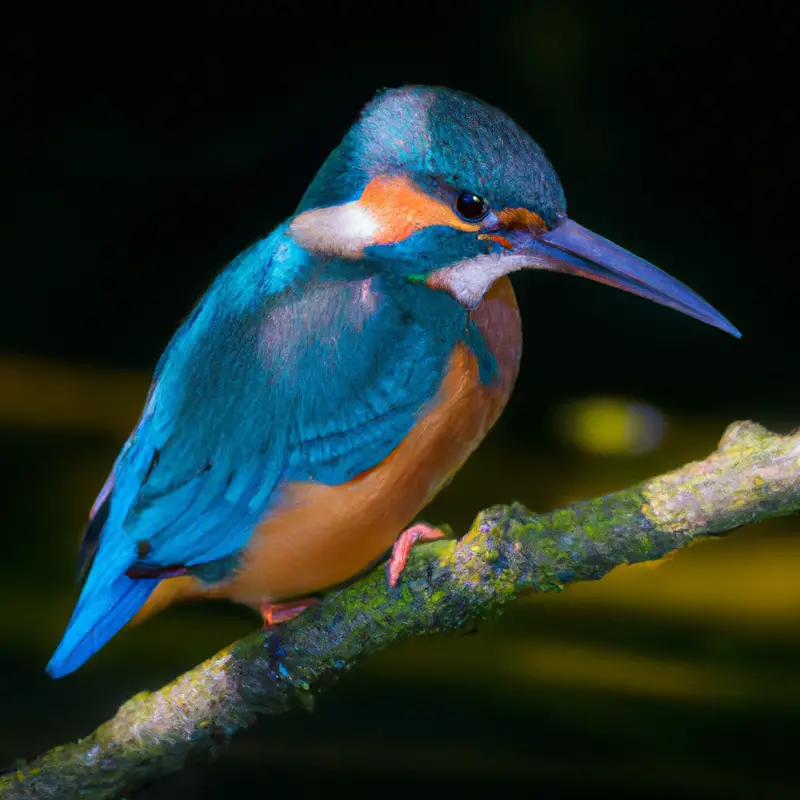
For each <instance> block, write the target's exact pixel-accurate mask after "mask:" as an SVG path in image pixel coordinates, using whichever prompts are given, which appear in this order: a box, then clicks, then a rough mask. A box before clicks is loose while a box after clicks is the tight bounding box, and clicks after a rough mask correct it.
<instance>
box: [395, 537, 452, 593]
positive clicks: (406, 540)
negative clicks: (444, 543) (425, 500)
mask: <svg viewBox="0 0 800 800" xmlns="http://www.w3.org/2000/svg"><path fill="white" fill-rule="evenodd" d="M444 537H445V534H444V533H443V532H442V531H440V530H439V529H438V528H434V527H433V526H432V525H428V523H427V522H418V523H417V524H416V525H412V526H411V527H410V528H408V529H407V530H404V531H403V532H402V533H401V534H400V535H399V536H398V537H397V541H396V542H395V543H394V547H392V555H391V558H389V563H388V564H387V565H386V574H387V576H388V578H389V586H392V587H394V586H397V582H398V581H399V580H400V575H401V574H402V572H403V570H404V569H405V566H406V562H407V561H408V556H409V554H410V553H411V548H412V547H413V546H414V545H415V544H416V543H417V542H434V541H436V540H437V539H443V538H444Z"/></svg>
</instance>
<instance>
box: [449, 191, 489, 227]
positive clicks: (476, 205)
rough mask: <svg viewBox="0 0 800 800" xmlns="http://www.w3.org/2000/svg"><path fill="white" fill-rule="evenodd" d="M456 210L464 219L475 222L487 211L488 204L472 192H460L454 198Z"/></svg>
mask: <svg viewBox="0 0 800 800" xmlns="http://www.w3.org/2000/svg"><path fill="white" fill-rule="evenodd" d="M456 211H458V213H459V215H460V216H461V217H463V218H464V219H468V220H469V221H470V222H476V221H477V220H479V219H483V218H484V217H485V216H486V215H487V214H488V213H489V206H488V205H487V204H486V201H485V200H484V199H483V198H482V197H478V195H476V194H473V193H472V192H461V194H460V195H459V196H458V198H457V199H456Z"/></svg>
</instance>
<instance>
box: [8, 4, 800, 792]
mask: <svg viewBox="0 0 800 800" xmlns="http://www.w3.org/2000/svg"><path fill="white" fill-rule="evenodd" d="M222 8H223V6H222V5H221V4H219V5H218V6H217V7H216V10H215V11H214V12H211V13H209V12H202V11H200V10H198V9H196V8H195V9H191V10H189V9H188V7H187V10H186V11H185V13H183V14H180V15H178V14H177V13H176V12H175V11H174V10H173V11H170V10H169V8H168V7H167V6H166V5H162V6H160V7H157V8H153V9H148V8H146V7H144V6H141V5H135V6H134V5H127V6H126V5H121V6H108V7H107V8H106V9H105V10H100V9H89V8H88V7H81V6H80V5H78V6H75V5H70V6H69V7H68V8H67V9H66V10H62V11H54V10H52V9H45V8H44V6H42V7H38V6H27V10H26V11H20V10H13V11H12V10H4V11H3V15H4V18H3V19H2V20H0V22H1V23H2V24H0V30H2V34H0V36H2V38H3V42H2V48H0V52H1V53H2V54H1V55H0V66H2V81H3V93H2V102H0V115H2V120H1V121H2V127H0V169H1V170H2V193H1V194H0V212H2V213H0V270H2V273H1V275H2V282H0V470H2V472H1V473H0V474H2V483H0V537H2V539H1V541H2V545H3V550H2V553H3V558H2V560H0V708H2V711H3V713H2V715H0V720H2V722H0V766H2V763H6V762H7V763H10V762H12V761H13V760H14V759H15V758H17V757H26V758H27V757H32V756H34V755H35V754H36V753H37V752H38V751H40V750H41V749H43V748H46V747H49V746H52V745H54V744H56V743H58V742H60V741H62V740H66V739H71V738H75V737H77V736H79V735H81V734H84V733H87V732H88V731H89V730H90V729H91V728H93V727H94V726H95V725H96V724H97V723H99V722H101V721H102V720H103V719H105V718H106V717H107V716H109V715H111V714H112V713H113V712H114V710H115V709H116V707H117V706H118V704H119V703H120V702H122V701H123V700H124V699H125V698H126V697H127V696H129V695H130V694H132V693H133V692H134V691H136V690H139V689H141V688H146V687H155V686H157V685H160V684H161V683H162V682H164V681H166V680H168V679H170V678H171V677H173V676H174V675H176V674H177V673H178V671H179V670H181V669H185V668H188V667H190V666H192V665H193V664H195V663H196V662H197V661H199V660H201V659H202V658H204V657H205V656H207V655H209V654H211V653H212V652H214V651H215V650H216V649H218V648H219V647H221V646H223V645H225V644H226V643H227V642H228V641H230V640H231V639H233V638H235V637H237V636H239V635H241V634H243V633H244V632H246V631H247V630H249V629H250V628H252V627H253V618H252V617H251V616H250V615H249V614H248V613H247V612H244V611H241V610H240V609H234V608H231V607H228V606H224V605H220V604H216V605H211V604H209V605H202V606H200V605H198V606H193V607H188V608H178V609H171V610H170V611H169V612H167V613H165V614H163V615H161V616H160V617H159V618H157V619H155V620H153V621H152V622H150V623H148V624H147V625H146V626H143V627H142V628H139V629H135V630H132V631H125V632H123V633H122V634H120V635H119V636H118V637H117V638H116V639H115V640H114V641H113V642H112V643H111V644H110V645H109V646H108V647H107V648H106V649H104V650H103V651H102V652H101V653H100V654H99V655H98V656H97V657H96V658H94V659H93V660H92V661H91V662H90V663H89V664H88V665H87V666H86V667H85V668H83V669H82V670H81V671H80V672H79V673H77V674H76V675H75V676H73V677H70V678H67V679H64V680H62V681H58V682H53V681H50V680H49V679H48V678H47V677H46V676H45V675H44V672H43V669H44V665H45V663H46V661H47V659H48V657H49V654H50V652H51V651H52V649H53V648H54V647H55V645H56V644H57V641H58V639H59V637H60V635H61V631H62V629H63V626H64V624H65V622H66V620H67V618H68V615H69V612H70V609H71V606H72V603H73V601H74V589H73V584H72V574H73V563H74V557H75V549H76V545H77V540H78V536H79V533H80V529H81V526H82V525H83V522H84V520H85V517H86V513H87V510H88V507H89V506H90V505H91V502H92V501H93V499H94V496H95V495H96V493H97V491H98V490H99V488H100V486H101V485H102V482H103V480H104V478H105V475H106V473H107V472H108V469H109V467H110V465H111V463H112V461H113V458H114V456H115V454H116V452H117V450H118V449H119V447H120V446H121V444H122V442H123V441H124V439H125V437H126V435H127V433H128V431H129V429H130V427H131V426H132V425H133V423H134V422H135V420H136V417H137V415H138V412H139V409H140V407H141V403H142V401H143V398H144V394H145V392H146V389H147V384H148V373H149V371H151V370H152V368H153V366H154V365H155V362H156V360H157V358H158V356H159V355H160V353H161V351H162V349H163V348H164V346H165V345H166V343H167V341H168V340H169V337H170V335H171V333H172V332H173V330H174V329H175V327H176V326H177V324H178V323H179V322H180V320H181V319H182V318H183V317H184V316H185V315H186V314H187V313H188V311H189V309H190V308H191V306H192V304H193V303H194V302H195V300H196V299H197V298H198V296H199V295H200V294H201V293H202V291H203V290H204V289H205V287H206V286H207V285H208V283H209V281H210V280H211V279H212V278H213V276H214V275H215V273H216V272H217V271H218V270H219V269H220V268H221V267H222V266H223V265H224V264H225V263H226V262H227V261H228V260H230V259H231V258H232V257H233V256H235V255H236V254H237V253H238V252H239V251H241V250H242V249H243V248H244V247H245V246H246V245H248V244H249V243H251V242H252V241H253V240H255V239H257V238H260V237H261V236H263V235H265V234H266V233H267V232H268V231H269V230H270V229H271V228H272V227H273V226H274V225H276V224H277V223H278V222H280V221H281V220H282V219H283V218H285V217H286V216H287V215H289V214H290V213H291V212H292V210H293V209H294V207H295V205H296V204H297V202H298V200H299V198H300V196H301V195H302V193H303V190H304V188H305V187H306V185H307V184H308V183H309V181H310V180H311V178H312V176H313V175H314V172H315V170H316V169H317V168H318V167H319V165H320V164H321V163H322V161H323V160H324V158H325V157H326V155H327V154H328V153H329V151H330V150H331V149H332V148H333V147H334V146H335V145H336V144H337V143H338V141H339V139H340V137H341V136H342V134H343V133H344V131H345V130H346V129H347V127H348V126H349V125H350V123H351V122H352V121H353V119H354V118H355V116H356V115H357V113H358V111H359V109H360V107H361V106H362V105H363V104H364V103H365V102H367V101H368V100H369V99H370V97H371V96H372V94H373V93H374V91H375V90H376V89H378V88H381V87H383V86H397V85H401V84H403V83H427V84H440V85H446V86H450V87H453V88H459V89H462V90H466V91H469V92H471V93H474V94H476V95H477V96H478V97H481V98H482V99H484V100H487V101H489V102H491V103H493V104H495V105H497V106H500V107H501V108H503V109H504V110H506V111H507V112H508V113H510V114H511V115H512V117H514V118H515V119H516V120H517V121H518V122H519V123H520V124H521V125H522V126H523V127H525V128H526V129H528V130H529V131H530V132H531V133H532V135H533V136H534V138H536V139H537V141H538V142H539V143H540V144H541V145H542V146H543V147H544V148H545V150H546V152H547V153H548V155H549V156H550V158H551V160H552V161H553V163H554V164H555V167H556V169H557V171H558V172H559V175H560V177H561V179H562V182H563V184H564V186H565V190H566V193H567V198H568V201H569V210H570V214H571V215H572V216H573V217H574V218H575V219H577V220H579V221H580V222H581V223H582V224H584V225H587V226H588V227H590V228H592V229H594V230H597V231H598V232H601V233H603V234H604V235H605V236H607V237H609V238H611V239H612V240H614V241H616V242H617V243H619V244H621V245H623V246H625V247H627V248H629V249H631V250H633V251H634V252H636V253H638V254H639V255H641V256H643V257H645V258H647V259H649V260H651V261H653V262H655V263H656V264H658V265H659V266H661V267H663V268H665V269H667V270H668V271H670V272H671V273H672V274H674V275H675V276H676V277H679V278H681V279H682V280H684V281H686V282H687V283H689V284H690V285H691V286H692V287H693V288H694V289H696V290H697V291H698V292H699V293H700V294H701V295H703V296H704V297H705V298H706V299H708V300H709V301H710V302H712V304H714V305H715V306H716V307H717V308H718V309H720V310H721V311H722V312H723V313H724V314H725V315H726V316H727V317H728V318H729V319H730V320H731V321H732V322H733V323H734V324H735V325H736V326H737V327H738V328H739V329H740V330H741V331H742V332H743V334H744V338H743V339H742V340H741V341H736V340H735V339H734V338H732V337H729V336H726V335H725V334H722V333H721V332H719V331H717V330H715V329H712V328H710V327H707V326H704V325H702V324H700V323H698V322H696V321H694V320H691V319H689V318H687V317H684V316H682V315H680V314H678V313H676V312H674V311H670V310H668V309H664V308H661V307H657V306H655V305H653V304H651V303H647V302H645V301H643V300H639V299H635V298H633V297H632V296H630V295H625V294H623V293H620V292H614V291H612V290H610V289H608V288H606V287H602V286H599V285H597V284H590V283H589V282H587V281H580V280H576V279H573V278H565V277H563V276H558V275H547V274H542V275H526V276H523V277H520V278H519V279H518V280H516V279H515V286H516V287H517V289H518V294H519V298H520V304H521V307H522V312H523V318H524V324H525V358H524V361H523V369H522V375H521V377H520V381H519V384H518V389H517V392H516V393H515V395H514V397H513V399H512V401H511V403H510V405H509V408H508V410H507V412H506V414H505V415H504V417H503V419H502V420H501V422H500V424H499V425H498V427H497V428H496V430H495V431H494V432H493V434H492V435H491V437H490V438H489V440H488V441H487V443H486V445H485V446H484V447H483V448H482V449H481V450H480V451H479V453H478V454H477V455H476V456H475V457H474V458H473V459H472V460H471V461H470V463H469V464H468V465H467V466H466V467H465V469H464V471H463V473H461V474H460V476H459V478H458V479H457V480H456V481H455V482H454V484H453V485H452V486H451V487H450V488H448V490H446V492H445V493H444V494H443V495H442V496H441V497H440V498H438V499H437V501H436V502H435V504H434V506H433V507H432V508H431V509H429V510H428V511H427V512H426V514H425V516H426V518H428V519H431V520H432V521H434V522H442V521H447V522H450V523H452V524H453V525H454V526H455V527H456V529H457V530H462V531H463V530H464V529H465V528H466V526H467V525H468V524H469V522H470V520H471V518H472V516H473V515H474V513H475V512H476V511H477V510H478V509H480V508H481V507H483V506H485V505H489V504H492V503H496V502H504V501H509V500H512V499H518V500H521V501H523V502H525V503H526V504H528V505H530V506H532V507H535V508H542V509H544V508H551V507H554V506H557V505H559V504H562V503H564V502H568V501H569V500H572V499H577V498H581V497H586V496H590V495H592V494H596V493H599V492H604V491H610V490H613V489H615V488H621V487H622V486H624V485H626V484H628V483H632V482H634V481H637V480H640V479H642V478H644V477H647V476H648V475H651V474H655V473H656V472H658V471H663V470H667V469H670V468H673V467H676V466H678V465H679V464H681V463H683V462H685V461H687V460H691V459H694V458H700V457H702V456H703V455H705V454H706V453H707V452H708V451H709V449H711V448H713V446H714V443H715V441H716V439H717V438H718V437H719V435H720V434H721V432H722V430H723V429H724V427H725V425H726V424H727V423H728V422H731V421H733V420H734V419H740V418H752V419H757V420H759V421H760V422H762V423H764V424H766V425H768V426H770V427H772V428H774V429H776V430H788V429H790V428H791V427H793V426H796V425H797V424H798V423H799V422H800V411H799V410H798V408H799V406H798V395H799V394H800V371H799V370H798V369H797V361H796V352H797V343H798V322H797V316H796V307H797V302H796V298H797V297H798V292H800V278H799V277H798V269H797V258H796V255H795V248H796V238H797V237H796V233H795V231H796V223H795V213H796V210H795V205H796V204H795V202H794V201H793V198H794V197H795V195H796V188H795V187H796V183H797V171H796V170H795V168H794V163H793V158H794V153H793V150H794V148H795V142H796V138H797V137H796V128H795V126H794V124H793V122H792V121H791V118H790V115H791V114H793V112H794V110H795V109H794V106H795V105H796V98H795V89H794V88H793V87H794V83H795V81H794V78H793V77H792V74H791V72H790V68H792V67H793V66H794V63H793V62H794V50H795V48H796V43H795V42H794V41H793V39H792V36H793V32H792V26H791V25H790V23H789V18H788V14H787V9H788V6H787V9H784V8H783V7H782V6H781V5H779V4H769V3H761V4H758V5H756V4H732V3H717V2H708V3H699V2H698V3H695V4H693V5H682V4H648V3H633V2H620V1H619V0H617V1H616V2H613V1H612V2H604V3H589V2H585V3H581V2H577V0H568V1H567V0H561V1H560V2H550V3H545V2H530V0H529V1H528V2H524V3H520V2H516V1H515V0H514V1H512V2H506V3H502V4H499V3H497V4H484V5H477V4H474V5H467V4H455V3H448V4H436V3H425V4H419V5H417V4H414V3H402V4H400V3H392V4H372V5H366V4H363V5H362V4H355V3H339V4H335V5H334V4H331V5H327V4H325V5H323V4H321V3H320V4H309V3H296V4H290V5H288V6H286V7H279V6H277V5H275V4H267V3H261V4H255V3H253V4H249V5H240V6H236V7H235V8H236V9H237V10H236V11H235V12H231V11H230V10H227V11H225V12H223V11H222ZM797 530H798V527H797V522H796V521H795V520H784V521H782V522H776V523H771V524H769V525H765V526H762V527H761V528H759V529H758V530H744V531H741V532H737V533H736V534H735V536H733V537H731V538H730V539H728V540H725V541H723V542H721V543H717V544H713V545H711V544H709V545H705V546H702V547H697V548H692V549H691V550H689V551H687V552H685V553H681V554H679V556H678V557H677V558H675V559H674V560H672V561H670V562H668V563H667V564H666V565H664V566H660V567H659V568H658V569H655V570H654V569H652V568H649V567H647V566H642V567H631V568H625V569H623V570H618V571H616V572H615V573H613V574H612V575H611V576H610V577H609V578H607V579H606V580H604V581H602V582H600V583H598V584H595V585H592V586H588V585H587V586H580V587H575V588H573V589H570V591H569V592H567V593H566V594H564V595H561V596H558V597H553V598H549V597H538V598H533V599H530V600H524V601H520V602H518V603H517V604H516V605H515V607H514V608H513V609H511V610H510V611H509V612H508V613H507V614H506V615H504V616H503V617H502V618H501V619H499V620H495V621H492V622H489V623H484V624H482V625H481V626H480V629H479V635H477V636H470V637H463V636H455V637H449V638H440V639H436V640H430V641H422V642H415V643H411V644H410V645H408V646H406V647H403V648H399V649H397V650H394V651H392V652H388V653H386V654H384V655H383V656H382V657H380V658H377V659H375V660H374V661H372V662H370V663H368V664H364V665H363V666H362V667H359V669H358V670H355V671H353V672H352V673H351V674H349V675H348V676H347V677H346V678H345V679H343V680H342V681H341V683H340V685H339V686H338V687H336V688H335V689H334V690H333V691H331V692H329V693H327V694H326V695H324V696H321V697H320V698H319V703H318V709H317V711H316V712H315V713H314V714H312V715H308V714H303V713H300V712H298V713H296V714H293V715H289V716H285V717H282V718H274V719H268V720H265V721H264V722H263V723H262V724H261V725H260V726H258V727H257V728H256V729H255V730H253V731H252V732H248V734H247V735H245V736H242V737H240V738H239V739H237V740H236V741H235V742H234V744H233V745H232V747H231V748H230V750H229V752H228V753H227V754H226V755H225V756H224V757H223V758H222V759H220V760H219V761H218V762H217V763H216V764H214V765H212V766H210V767H198V768H192V769H190V770H187V771H186V772H185V773H184V774H183V775H181V776H179V777H178V778H176V779H174V780H173V781H170V782H168V783H166V784H164V785H163V786H162V787H159V788H158V789H156V788H150V789H148V790H147V791H145V792H144V794H143V796H147V797H197V798H206V797H218V796H219V797H221V796H223V795H224V793H225V792H229V791H232V790H234V789H235V790H237V791H243V792H254V793H255V794H256V796H261V795H262V794H263V795H265V796H266V795H267V794H268V793H270V794H274V793H276V792H282V793H291V794H294V795H300V796H322V795H323V794H325V795H328V794H330V793H331V792H333V791H336V792H344V791H347V792H348V793H350V794H352V795H356V796H361V795H367V794H374V793H376V792H382V791H387V788H386V787H387V786H388V787H391V788H392V789H394V790H397V791H399V790H403V791H415V792H419V791H426V790H430V791H436V792H437V793H439V794H443V795H444V796H449V795H450V794H470V793H471V792H474V791H478V790H480V791H482V792H485V791H498V792H506V791H511V790H512V787H513V789H514V790H518V789H521V790H522V791H524V792H525V793H526V794H533V793H542V792H546V793H547V794H548V795H549V796H553V797H559V796H572V795H574V794H583V793H589V792H596V791H599V790H604V789H605V790H613V791H614V792H616V793H617V794H622V795H626V796H627V795H630V796H665V797H669V796H682V797H688V796H702V797H705V796H709V797H711V796H723V795H725V796H727V797H730V796H740V795H741V796H759V797H795V796H797V795H798V793H800V781H799V780H798V779H797V777H796V770H795V768H794V766H793V764H794V761H793V759H792V757H791V754H792V753H793V752H794V750H795V749H796V745H793V744H792V742H795V743H796V741H797V727H798V723H800V691H798V689H797V681H796V679H795V676H796V674H797V670H798V667H800V628H799V627H798V623H800V612H798V610H797V609H798V601H800V588H798V587H797V586H796V584H797V581H796V575H797V569H798V566H800V545H798V543H797V542H796V539H795V537H796V533H797Z"/></svg>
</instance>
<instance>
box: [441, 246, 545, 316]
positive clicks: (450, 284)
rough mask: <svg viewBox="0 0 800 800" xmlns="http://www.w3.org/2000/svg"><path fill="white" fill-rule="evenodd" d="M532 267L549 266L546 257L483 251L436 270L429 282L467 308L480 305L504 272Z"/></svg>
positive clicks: (506, 273) (541, 267)
mask: <svg viewBox="0 0 800 800" xmlns="http://www.w3.org/2000/svg"><path fill="white" fill-rule="evenodd" d="M526 267H528V268H531V267H532V268H538V269H548V268H549V264H548V263H547V260H546V259H545V258H542V259H538V258H537V257H536V256H535V255H531V254H530V253H526V254H525V255H515V254H514V253H482V254H481V255H479V256H475V257H474V258H465V259H464V260H463V261H458V262H456V263H455V264H453V265H451V266H449V267H445V268H444V269H440V270H438V271H437V272H435V273H434V274H433V275H432V276H431V278H430V279H429V281H428V284H429V285H430V286H431V287H432V288H435V289H443V290H445V291H446V292H448V293H449V294H450V295H452V296H453V297H454V298H455V299H456V300H458V302H459V303H461V305H462V306H464V307H465V308H469V309H472V308H476V307H477V306H478V304H479V303H480V302H481V300H482V299H483V296H484V295H485V294H486V292H488V291H489V287H490V286H491V285H492V284H493V283H494V282H495V281H496V280H497V279H498V278H501V277H502V276H503V275H508V274H509V273H511V272H517V271H518V270H521V269H525V268H526Z"/></svg>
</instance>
